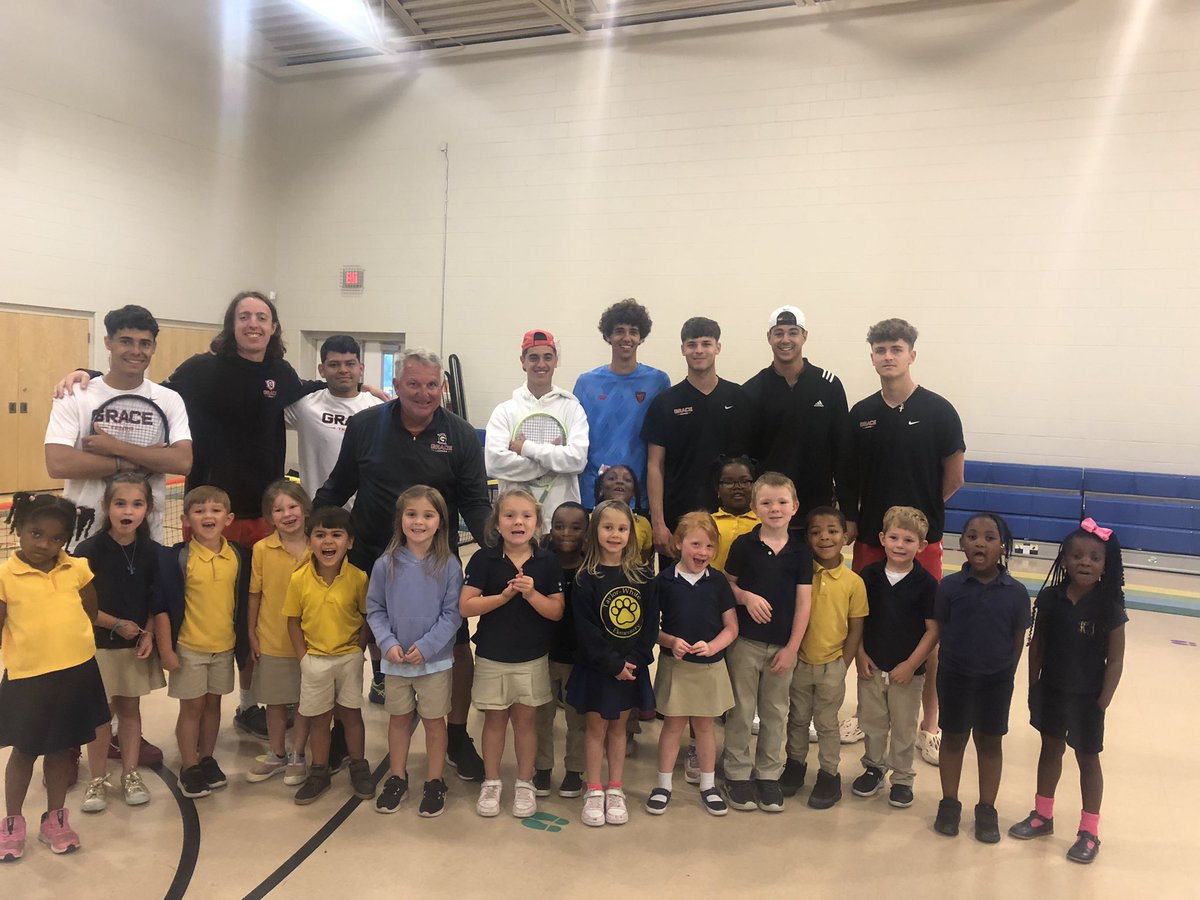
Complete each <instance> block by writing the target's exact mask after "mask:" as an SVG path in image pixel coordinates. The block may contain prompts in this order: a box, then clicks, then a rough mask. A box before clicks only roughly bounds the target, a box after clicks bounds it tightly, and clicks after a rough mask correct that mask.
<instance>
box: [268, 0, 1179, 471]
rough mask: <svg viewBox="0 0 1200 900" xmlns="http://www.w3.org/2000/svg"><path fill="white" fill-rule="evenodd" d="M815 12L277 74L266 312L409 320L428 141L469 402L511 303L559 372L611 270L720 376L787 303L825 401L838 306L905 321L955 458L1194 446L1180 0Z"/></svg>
mask: <svg viewBox="0 0 1200 900" xmlns="http://www.w3.org/2000/svg"><path fill="white" fill-rule="evenodd" d="M833 6H834V4H829V7H830V8H818V9H817V11H816V13H813V12H812V10H811V8H810V9H809V10H797V11H796V12H794V13H792V14H790V15H766V16H753V15H752V16H745V17H720V18H714V19H711V20H702V21H700V22H695V23H690V24H686V25H679V24H675V25H671V26H650V27H644V28H639V29H623V30H619V31H616V32H611V33H607V34H599V35H597V34H591V35H587V36H586V37H584V38H581V39H577V40H572V41H568V42H565V43H564V42H555V43H553V44H551V45H541V46H534V47H525V46H517V45H513V46H512V47H510V48H503V47H501V48H495V47H493V48H491V49H489V50H488V51H487V52H483V53H480V52H473V51H464V52H462V53H461V54H458V55H455V54H447V55H442V56H440V57H438V58H425V59H422V60H420V61H418V62H416V63H414V64H410V65H405V66H400V67H397V68H393V69H389V70H387V71H376V72H373V73H371V74H355V75H346V76H339V77H329V78H321V79H316V80H303V81H299V82H296V81H289V82H287V83H284V84H282V85H281V87H280V89H279V91H280V106H279V124H280V131H279V134H278V143H279V146H280V147H281V151H282V154H283V159H284V176H283V184H282V190H281V192H280V198H279V207H278V215H277V217H276V218H277V222H278V231H277V234H278V266H277V275H278V277H277V284H278V287H279V290H280V297H281V303H282V304H283V306H282V308H283V310H284V317H285V324H287V326H288V327H289V329H292V330H293V331H294V330H297V329H300V328H310V329H315V328H321V327H326V326H328V324H329V323H330V322H334V323H338V325H339V327H345V328H347V329H351V330H353V329H356V328H357V329H362V330H368V329H369V330H372V331H382V330H394V331H402V332H405V333H406V334H407V335H408V339H409V343H410V344H431V345H433V346H437V344H438V335H439V328H440V303H441V300H442V267H443V255H442V245H443V195H444V191H445V189H446V181H445V175H446V168H445V158H444V156H443V154H442V153H441V152H440V151H439V145H440V144H442V143H445V144H447V145H448V157H449V187H448V193H449V215H448V222H449V225H448V232H447V234H446V255H445V259H444V265H445V275H446V277H445V311H446V332H445V349H446V350H447V351H453V352H455V353H458V354H459V355H460V356H461V357H462V359H463V363H464V368H465V372H466V377H467V381H468V394H469V402H470V407H471V418H472V419H473V420H474V421H475V422H476V424H480V425H481V424H483V422H484V421H485V420H486V418H487V416H488V414H489V412H490V410H491V408H492V407H493V405H494V404H495V403H497V402H499V401H500V400H502V399H504V398H505V397H507V396H508V395H509V393H510V391H511V390H512V388H513V387H515V386H516V385H517V384H518V383H519V382H520V381H521V379H522V375H521V372H520V369H519V367H518V364H517V355H518V341H519V337H520V334H521V332H522V331H524V330H525V329H526V328H530V327H545V328H549V329H551V330H553V331H554V332H555V333H556V334H557V335H559V337H560V339H561V343H562V351H563V352H562V362H563V365H562V370H561V372H560V376H561V377H560V378H559V381H560V383H561V384H563V385H565V386H568V387H569V386H570V385H571V384H573V382H574V379H575V376H576V375H577V374H578V373H579V372H580V371H582V370H584V369H586V368H590V367H592V366H595V365H598V364H601V363H603V362H605V361H606V360H607V348H606V346H605V345H604V344H603V343H602V342H601V340H600V337H599V335H598V334H597V332H596V330H595V325H596V320H597V318H598V315H599V312H600V310H601V309H602V307H603V306H605V305H606V304H608V303H610V302H612V301H613V300H616V299H619V298H621V297H625V296H631V295H632V296H635V297H637V298H638V299H640V300H641V301H642V302H644V303H645V304H647V305H648V306H649V308H650V310H651V312H652V314H653V315H654V319H655V327H654V333H653V335H652V336H651V338H650V341H649V343H648V344H647V345H646V347H645V351H644V358H645V359H646V360H647V361H648V362H651V363H653V364H655V365H658V366H660V367H663V368H666V369H667V370H668V371H669V372H670V373H671V375H672V378H673V380H674V379H678V378H679V377H681V376H682V373H683V365H682V361H681V359H680V357H679V354H678V343H677V335H678V329H679V325H680V324H681V322H682V321H683V320H684V319H685V318H686V317H687V316H689V315H694V314H705V315H709V316H712V317H714V318H716V319H718V320H719V321H720V322H721V323H722V325H723V327H724V329H725V339H724V352H723V355H722V357H721V359H720V365H719V368H720V371H721V372H722V374H724V375H725V376H726V377H729V378H732V379H736V380H738V381H741V380H744V379H745V378H747V377H748V376H749V375H751V374H752V373H753V372H755V371H757V369H759V368H761V367H762V366H763V365H766V364H767V363H768V362H769V359H770V357H769V352H768V348H767V346H766V343H765V340H764V332H765V321H764V320H765V318H766V315H767V313H768V312H769V311H770V310H771V309H772V308H773V307H775V306H777V305H779V304H782V303H785V302H791V303H797V304H799V305H801V306H802V307H803V308H804V310H805V311H806V313H807V314H808V318H809V322H810V338H809V344H808V348H807V355H808V356H809V358H810V359H811V360H813V361H814V362H815V363H817V364H819V365H822V366H825V367H827V368H831V369H833V370H834V371H835V372H837V373H838V374H839V375H840V376H841V377H842V379H843V381H844V382H845V384H846V386H847V392H848V394H849V395H850V398H851V402H853V401H854V400H856V399H858V398H859V397H862V396H865V395H866V394H867V393H869V392H870V391H872V390H874V389H875V388H877V386H878V385H877V381H876V380H875V376H874V373H873V371H872V370H871V368H870V366H869V364H868V359H867V348H866V345H865V343H864V341H863V338H864V333H865V330H866V327H867V325H868V324H869V323H871V322H873V321H875V320H878V319H880V318H884V317H887V316H893V315H895V316H903V317H905V318H908V319H910V320H911V321H912V322H914V323H915V324H916V325H917V326H918V327H919V328H920V329H921V338H920V341H919V343H918V345H917V349H918V353H919V358H918V362H917V367H916V369H915V372H916V376H917V378H918V380H919V381H921V382H922V383H924V384H926V385H928V386H929V387H930V388H931V389H933V390H936V391H938V392H940V393H942V394H944V395H945V396H947V397H948V398H950V399H951V400H952V401H953V402H954V403H955V404H956V405H957V406H958V408H959V410H960V411H961V413H962V414H963V418H964V422H965V425H966V430H967V441H968V445H969V454H970V455H971V456H972V457H974V458H982V459H999V460H1012V461H1025V462H1042V463H1058V464H1086V465H1093V466H1104V467H1112V468H1130V469H1143V470H1159V471H1171V472H1186V473H1198V472H1200V452H1198V451H1200V420H1198V417H1197V416H1196V415H1195V414H1194V412H1195V405H1196V398H1197V397H1198V396H1200V374H1198V373H1200V367H1198V366H1197V365H1196V364H1195V361H1194V352H1193V351H1192V345H1193V344H1194V342H1195V340H1196V333H1197V325H1200V315H1198V314H1197V312H1196V300H1197V295H1198V292H1200V263H1198V259H1200V253H1198V252H1197V248H1198V247H1200V4H1196V3H1194V2H1191V0H1087V2H1084V0H1075V2H1071V0H995V2H974V3H956V2H945V3H923V2H914V3H911V4H902V5H900V6H898V7H895V8H893V9H892V10H889V11H886V12H883V13H877V14H863V15H845V16H842V15H839V14H837V13H836V11H835V10H833V9H832V7H833ZM345 264H356V265H362V266H365V268H366V285H367V287H366V290H365V291H364V292H363V294H362V295H361V296H355V297H349V296H344V295H342V294H341V293H340V291H339V290H338V288H337V276H338V271H339V268H340V266H342V265H345Z"/></svg>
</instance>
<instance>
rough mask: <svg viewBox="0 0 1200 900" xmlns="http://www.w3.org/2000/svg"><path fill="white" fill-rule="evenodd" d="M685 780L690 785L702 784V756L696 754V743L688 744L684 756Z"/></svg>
mask: <svg viewBox="0 0 1200 900" xmlns="http://www.w3.org/2000/svg"><path fill="white" fill-rule="evenodd" d="M683 779H684V781H686V782H687V783H688V784H699V783H700V756H699V754H697V753H696V744H695V742H693V743H691V744H688V748H687V752H686V753H685V754H684V756H683Z"/></svg>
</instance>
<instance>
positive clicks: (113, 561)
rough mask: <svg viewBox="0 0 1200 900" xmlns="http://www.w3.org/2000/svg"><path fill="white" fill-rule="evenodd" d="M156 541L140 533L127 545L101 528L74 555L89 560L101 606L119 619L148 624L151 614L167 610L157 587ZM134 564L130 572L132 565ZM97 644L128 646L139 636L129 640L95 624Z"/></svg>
mask: <svg viewBox="0 0 1200 900" xmlns="http://www.w3.org/2000/svg"><path fill="white" fill-rule="evenodd" d="M161 549H162V547H161V546H160V545H159V544H158V543H157V542H155V541H152V540H149V539H148V538H142V537H139V538H138V539H137V540H135V541H134V542H133V543H132V544H130V545H129V546H128V547H122V546H121V545H120V544H118V543H117V542H116V541H114V540H113V539H112V538H111V537H110V536H109V534H108V532H107V531H101V532H98V533H96V534H94V535H92V536H91V537H90V538H88V539H87V540H86V541H82V542H81V543H79V544H78V545H77V546H76V547H75V550H74V552H73V554H72V555H74V556H79V557H82V558H83V559H86V560H87V561H88V565H89V566H90V567H91V569H92V574H93V575H94V576H95V580H94V581H93V582H92V584H94V585H95V587H96V597H97V599H98V600H99V605H100V609H101V610H102V611H103V612H106V613H108V614H109V615H110V616H115V617H116V618H118V619H128V620H129V621H130V622H132V623H133V624H135V625H136V626H137V627H138V628H145V627H146V622H147V620H149V618H150V616H153V615H155V614H157V613H160V612H166V608H165V607H163V606H162V602H161V595H160V593H159V592H158V591H157V590H155V585H156V583H157V581H158V551H160V550H161ZM131 567H132V568H133V571H132V572H130V571H129V569H130V568H131ZM92 630H93V631H94V632H95V635H96V647H97V648H99V649H101V650H128V649H129V648H130V647H134V646H136V645H137V638H134V639H133V640H132V641H128V640H126V639H125V638H123V637H121V636H120V635H118V634H116V633H114V632H112V631H109V630H108V629H107V628H101V627H99V626H96V627H94V628H93V629H92Z"/></svg>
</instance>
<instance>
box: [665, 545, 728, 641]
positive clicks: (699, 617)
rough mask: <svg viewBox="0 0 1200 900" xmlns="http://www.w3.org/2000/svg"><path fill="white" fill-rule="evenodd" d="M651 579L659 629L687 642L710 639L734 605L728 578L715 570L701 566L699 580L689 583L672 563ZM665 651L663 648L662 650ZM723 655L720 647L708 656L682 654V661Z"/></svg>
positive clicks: (714, 635) (722, 625)
mask: <svg viewBox="0 0 1200 900" xmlns="http://www.w3.org/2000/svg"><path fill="white" fill-rule="evenodd" d="M655 581H656V582H657V587H658V607H659V609H660V610H661V611H662V630H663V631H665V632H666V633H667V634H670V635H674V636H675V637H679V638H683V639H684V640H685V641H687V642H688V643H689V644H695V643H697V642H698V641H711V640H713V639H714V638H715V637H716V636H717V635H718V634H720V633H721V630H722V629H723V628H724V627H725V623H724V622H723V621H722V619H721V616H722V615H724V613H725V611H726V610H729V609H735V608H736V607H737V601H735V600H734V599H733V588H731V587H730V586H729V580H728V579H727V578H726V577H725V576H724V575H722V574H721V573H720V572H718V571H717V570H716V569H712V568H709V569H705V570H704V574H703V575H701V576H700V580H699V581H697V582H696V583H695V584H692V583H691V582H689V581H687V580H686V579H685V578H682V577H681V576H680V575H679V573H678V572H676V571H675V566H673V565H672V566H667V568H665V569H663V570H662V571H661V572H659V573H658V577H657V578H656V579H655ZM668 652H669V651H667V650H663V653H668ZM724 658H725V651H724V650H722V651H721V652H720V653H714V654H713V655H712V656H697V655H696V654H694V653H685V654H684V655H683V659H684V660H685V661H686V662H694V663H714V662H720V661H721V660H723V659H724Z"/></svg>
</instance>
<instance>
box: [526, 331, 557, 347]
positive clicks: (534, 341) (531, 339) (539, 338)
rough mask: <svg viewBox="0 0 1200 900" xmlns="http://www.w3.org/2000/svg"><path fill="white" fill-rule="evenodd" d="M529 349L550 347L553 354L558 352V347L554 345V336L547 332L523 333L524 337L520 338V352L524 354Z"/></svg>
mask: <svg viewBox="0 0 1200 900" xmlns="http://www.w3.org/2000/svg"><path fill="white" fill-rule="evenodd" d="M531 347H550V348H552V349H553V350H554V352H555V353H557V352H558V345H557V344H555V343H554V335H552V334H551V333H550V332H548V331H542V330H540V329H539V330H536V331H527V332H525V337H523V338H521V352H522V353H524V352H525V351H526V350H528V349H530V348H531Z"/></svg>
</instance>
